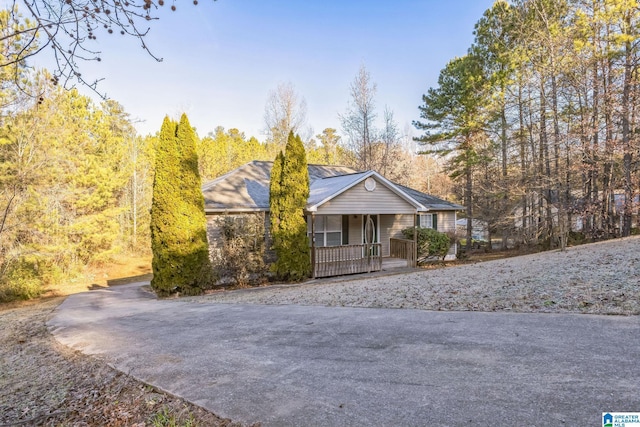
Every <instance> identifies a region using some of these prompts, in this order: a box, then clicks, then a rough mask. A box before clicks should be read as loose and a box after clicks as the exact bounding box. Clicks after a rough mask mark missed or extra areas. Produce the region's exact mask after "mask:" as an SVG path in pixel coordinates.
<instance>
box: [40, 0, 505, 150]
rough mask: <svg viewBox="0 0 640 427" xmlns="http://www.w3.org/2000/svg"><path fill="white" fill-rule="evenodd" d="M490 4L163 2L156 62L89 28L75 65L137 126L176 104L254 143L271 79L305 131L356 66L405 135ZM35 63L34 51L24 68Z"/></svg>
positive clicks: (341, 101) (144, 129)
mask: <svg viewBox="0 0 640 427" xmlns="http://www.w3.org/2000/svg"><path fill="white" fill-rule="evenodd" d="M493 1H494V0H446V1H445V0H384V1H378V0H369V1H363V0H322V1H320V0H302V1H294V0H288V1H285V0H218V1H215V2H214V1H212V0H200V1H199V3H198V5H197V6H196V5H193V4H192V2H191V1H190V0H189V1H175V3H174V4H175V5H176V8H177V10H176V11H175V12H171V11H170V10H169V7H167V6H165V7H164V8H161V9H160V10H159V12H158V14H159V16H160V19H159V20H158V21H153V22H152V23H151V30H150V32H149V35H148V36H147V41H146V43H147V45H148V46H149V47H150V49H151V50H152V52H153V53H154V54H155V55H156V56H158V57H161V58H163V61H162V62H156V61H155V60H154V59H153V58H152V57H150V56H149V55H148V54H146V52H145V51H143V50H142V49H141V48H140V43H139V42H138V41H137V40H135V39H132V38H129V37H126V36H120V35H108V34H106V33H98V39H97V41H96V42H95V43H96V46H95V47H96V49H97V50H101V51H102V55H101V57H102V61H101V62H89V63H83V64H82V65H81V71H82V74H83V76H84V77H85V78H86V79H87V80H90V81H93V80H94V79H99V78H103V79H104V80H102V81H101V82H100V83H99V86H98V89H99V91H101V92H102V93H105V94H106V95H107V96H108V97H110V98H112V99H114V100H116V101H118V102H119V103H120V104H122V105H123V106H124V107H125V109H126V111H127V112H128V113H129V114H130V115H131V118H132V119H133V120H134V121H135V122H136V128H137V129H138V131H139V132H140V133H141V134H143V135H146V134H148V133H151V134H153V133H155V132H156V131H158V130H159V129H160V126H161V124H162V119H163V117H164V116H165V115H169V116H171V117H178V116H179V115H180V114H181V113H182V112H185V113H187V115H188V117H189V120H190V121H191V124H192V125H193V126H194V127H195V128H196V129H197V131H198V134H199V135H200V136H205V135H206V134H207V133H208V132H211V131H213V130H214V129H215V128H216V127H217V126H223V127H224V128H225V129H230V128H237V129H239V130H240V131H242V132H244V133H245V135H246V136H247V137H250V136H255V137H256V138H258V139H259V140H261V141H263V140H264V139H265V133H264V128H265V124H264V111H265V103H266V101H267V98H268V96H269V93H270V92H271V91H274V90H275V89H276V88H277V86H278V84H280V83H289V82H290V83H291V84H292V85H293V86H294V88H295V90H296V92H297V93H298V95H299V96H301V97H303V98H304V99H305V101H306V104H307V126H309V127H311V128H312V129H313V135H315V134H319V133H321V132H322V130H323V129H325V128H327V127H332V128H335V129H338V130H340V120H339V117H338V114H343V113H345V111H346V110H347V107H348V103H349V101H350V96H349V85H350V84H351V82H352V81H353V80H354V78H355V76H356V74H357V73H358V70H359V68H360V66H362V65H364V66H365V67H366V69H367V71H368V72H369V73H370V75H371V80H372V81H373V82H375V83H376V85H377V93H376V98H375V100H376V105H377V112H378V116H379V118H380V119H381V118H382V113H383V111H384V108H385V106H386V107H388V108H389V109H390V110H391V111H393V112H394V118H395V120H396V122H397V123H398V127H399V129H400V131H401V132H403V133H409V134H411V135H410V136H417V135H418V132H417V130H415V129H413V127H412V126H411V122H412V121H413V120H418V119H419V110H418V106H419V105H420V104H421V102H422V101H421V97H422V94H424V93H425V92H426V91H427V90H428V89H429V88H430V87H434V86H436V85H437V79H438V74H439V72H440V70H441V69H442V68H443V67H444V66H445V65H446V63H447V62H448V61H449V60H450V59H452V58H454V57H456V56H462V55H464V54H465V53H466V51H467V49H468V48H469V46H470V45H471V43H472V42H473V27H474V24H475V23H476V22H477V21H478V20H479V19H480V18H481V16H482V14H483V12H484V11H485V10H486V9H487V8H489V7H491V5H492V3H493ZM166 3H167V4H168V5H171V4H172V1H171V0H166ZM47 61H48V58H46V57H45V56H44V55H42V57H39V58H37V63H36V64H34V65H42V64H44V66H47V64H48V63H47ZM38 62H39V63H38ZM49 68H51V67H50V66H49ZM82 92H83V93H85V94H87V95H90V94H91V93H90V91H88V90H86V89H82ZM94 97H95V96H94ZM96 99H97V97H96ZM380 124H381V123H380Z"/></svg>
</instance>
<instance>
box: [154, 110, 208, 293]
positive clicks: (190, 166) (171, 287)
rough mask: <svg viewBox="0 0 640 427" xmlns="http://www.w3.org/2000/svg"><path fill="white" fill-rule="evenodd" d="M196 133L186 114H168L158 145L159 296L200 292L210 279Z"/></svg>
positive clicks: (156, 234) (156, 240) (156, 276)
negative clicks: (172, 117)
mask: <svg viewBox="0 0 640 427" xmlns="http://www.w3.org/2000/svg"><path fill="white" fill-rule="evenodd" d="M195 148H196V136H195V132H194V131H193V128H192V127H191V125H190V124H189V121H188V119H187V116H186V115H184V114H183V115H182V118H181V119H180V123H179V124H177V123H176V122H174V121H172V120H170V119H169V118H168V117H165V119H164V122H163V124H162V129H161V130H160V137H159V139H158V145H157V147H156V173H155V177H154V181H153V202H152V205H151V249H152V252H153V261H152V267H153V280H152V281H151V286H152V287H153V289H154V290H155V291H156V292H157V293H158V295H160V296H166V295H170V294H173V293H180V294H184V295H196V294H199V293H201V292H202V290H203V289H204V288H206V287H207V286H208V285H209V284H210V281H211V264H210V261H209V247H208V244H207V232H206V218H205V214H204V198H203V196H202V191H201V189H200V186H201V182H200V175H199V173H198V157H197V154H196V149H195Z"/></svg>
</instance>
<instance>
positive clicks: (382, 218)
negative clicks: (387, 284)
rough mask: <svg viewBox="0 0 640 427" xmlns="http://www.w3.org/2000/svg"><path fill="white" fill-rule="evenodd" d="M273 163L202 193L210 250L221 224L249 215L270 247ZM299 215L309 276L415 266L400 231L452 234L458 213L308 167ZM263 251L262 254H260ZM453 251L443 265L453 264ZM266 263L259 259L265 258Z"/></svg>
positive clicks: (368, 177) (419, 196)
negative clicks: (398, 262)
mask: <svg viewBox="0 0 640 427" xmlns="http://www.w3.org/2000/svg"><path fill="white" fill-rule="evenodd" d="M272 165H273V162H266V161H253V162H250V163H247V164H245V165H243V166H241V167H239V168H237V169H235V170H233V171H231V172H229V173H227V174H226V175H223V176H221V177H219V178H217V179H215V180H213V181H211V182H208V183H206V184H204V185H203V186H202V191H203V195H204V201H205V213H206V215H207V233H208V238H209V244H210V247H211V250H212V251H215V250H216V249H217V248H219V247H220V242H221V241H222V238H223V231H222V224H223V223H224V222H225V221H230V220H231V221H244V220H246V219H247V218H248V217H250V216H253V217H254V218H255V216H256V215H257V216H258V217H259V218H260V221H261V222H262V224H263V225H264V228H263V230H265V233H264V238H265V240H266V242H267V245H266V246H267V248H268V247H270V236H269V232H268V229H269V180H270V175H271V167H272ZM308 168H309V169H308V170H309V181H310V191H309V199H308V202H307V205H306V208H305V215H306V217H307V224H308V228H307V232H308V235H309V237H310V241H311V245H312V266H313V273H314V277H323V276H332V275H340V274H350V273H360V272H367V271H376V270H380V269H381V268H382V260H383V258H389V257H393V258H402V259H405V260H407V263H408V265H411V263H415V257H416V255H415V247H416V246H415V242H412V241H408V240H406V239H404V238H403V235H402V230H403V229H405V228H408V227H413V226H415V225H419V226H421V227H430V228H435V229H437V230H438V231H441V232H452V233H453V232H455V224H456V213H457V211H459V210H461V209H463V207H462V206H460V205H457V204H454V203H450V202H447V201H445V200H442V199H439V198H437V197H433V196H430V195H428V194H424V193H421V192H419V191H416V190H414V189H411V188H408V187H405V186H402V185H398V184H395V183H393V182H391V181H389V180H387V179H386V178H384V177H383V176H382V175H380V174H378V173H377V172H375V171H365V172H360V171H356V170H354V169H351V168H348V167H344V166H321V165H309V166H308ZM267 252H268V251H267ZM455 255H456V254H455V245H453V246H452V250H451V253H450V254H448V258H449V259H451V258H452V257H453V258H455ZM270 256H273V255H272V254H269V253H267V255H266V257H267V258H268V257H270Z"/></svg>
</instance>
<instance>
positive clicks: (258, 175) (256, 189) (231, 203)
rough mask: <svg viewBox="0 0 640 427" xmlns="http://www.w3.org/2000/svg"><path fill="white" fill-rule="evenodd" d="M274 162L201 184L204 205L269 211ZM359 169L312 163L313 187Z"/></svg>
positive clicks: (259, 163) (246, 167) (242, 168)
mask: <svg viewBox="0 0 640 427" xmlns="http://www.w3.org/2000/svg"><path fill="white" fill-rule="evenodd" d="M272 166H273V162H266V161H257V160H256V161H253V162H249V163H247V164H245V165H242V166H240V167H239V168H237V169H234V170H232V171H231V172H229V173H227V174H225V175H222V176H220V177H218V178H216V179H214V180H213V181H209V182H207V183H206V184H204V185H203V186H202V194H203V196H204V207H205V209H206V210H209V211H263V210H269V179H270V177H271V167H272ZM355 172H356V171H355V170H354V169H352V168H349V167H346V166H323V165H309V181H310V186H311V187H313V183H314V182H315V181H317V180H319V179H323V178H329V177H335V176H344V175H349V174H353V173H355Z"/></svg>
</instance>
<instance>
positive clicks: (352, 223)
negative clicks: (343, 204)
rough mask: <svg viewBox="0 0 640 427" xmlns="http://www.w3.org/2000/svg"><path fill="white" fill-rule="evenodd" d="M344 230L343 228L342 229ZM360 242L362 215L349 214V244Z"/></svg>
mask: <svg viewBox="0 0 640 427" xmlns="http://www.w3.org/2000/svg"><path fill="white" fill-rule="evenodd" d="M343 232H344V230H343ZM361 243H362V216H360V215H357V216H356V217H355V218H354V217H353V215H349V244H350V245H359V244H361Z"/></svg>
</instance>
